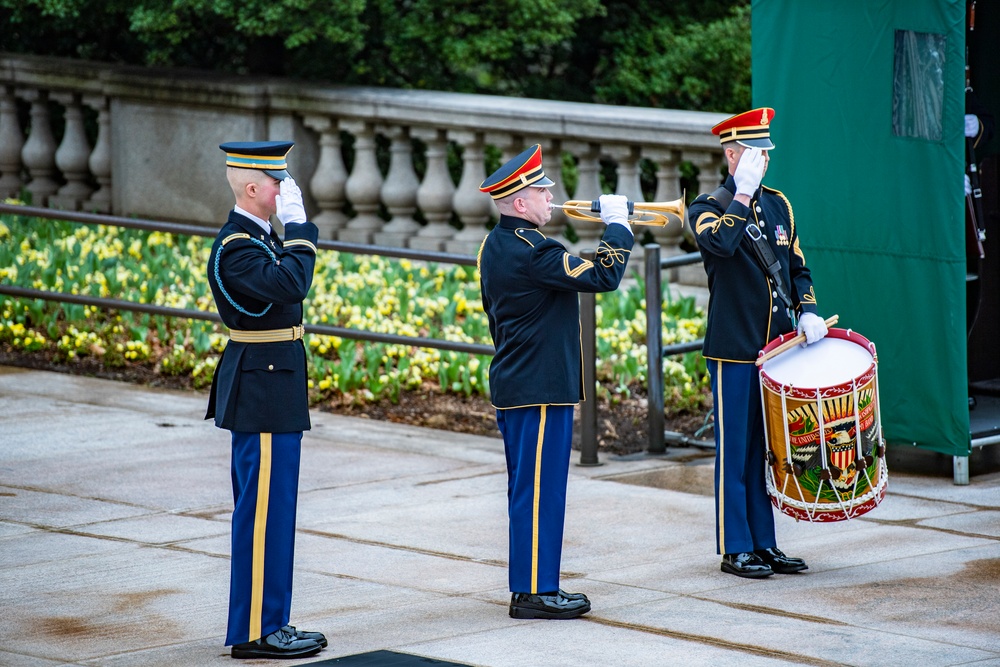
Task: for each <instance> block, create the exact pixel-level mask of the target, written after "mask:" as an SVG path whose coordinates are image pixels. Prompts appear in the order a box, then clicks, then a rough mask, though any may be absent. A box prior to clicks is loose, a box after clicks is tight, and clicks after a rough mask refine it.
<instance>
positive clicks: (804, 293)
mask: <svg viewBox="0 0 1000 667" xmlns="http://www.w3.org/2000/svg"><path fill="white" fill-rule="evenodd" d="M760 111H761V110H755V112H747V114H743V115H741V116H736V117H733V119H729V121H733V120H734V119H735V120H736V121H737V122H736V123H735V124H733V123H732V122H729V123H728V126H726V127H724V128H723V129H724V130H725V129H728V130H729V131H730V132H731V134H730V135H729V136H728V137H727V139H728V140H739V141H740V143H744V142H746V144H747V145H758V146H760V147H762V148H765V149H769V148H773V145H771V142H770V139H769V136H768V134H767V128H766V125H767V123H768V122H769V120H770V117H769V116H767V115H765V116H764V118H763V119H762V120H763V121H764V122H763V125H764V126H765V127H763V128H761V127H760V125H754V126H753V127H752V128H749V129H748V128H747V127H746V126H745V125H741V124H740V123H739V119H740V118H742V117H743V116H748V117H749V116H753V117H754V118H755V119H756V118H759V115H760ZM766 111H768V112H770V113H772V114H773V110H770V109H769V110H766ZM754 114H757V115H756V116H754ZM725 122H726V121H724V123H725ZM753 122H755V123H756V122H758V121H756V120H754V121H753ZM721 125H723V124H721V123H720V126H721ZM720 126H716V128H714V129H713V132H715V133H716V134H719V131H718V129H719V127H720ZM741 132H743V134H742V136H741V135H740V133H741ZM751 133H752V134H751ZM761 142H763V143H761ZM735 192H736V184H735V181H734V179H733V177H732V176H729V177H728V178H727V179H726V182H725V184H724V186H723V188H722V189H720V190H717V191H715V192H714V193H711V194H702V195H700V196H699V197H698V198H697V199H696V200H695V201H694V202H693V203H692V204H691V206H690V207H689V208H688V215H689V219H690V220H691V223H692V225H693V227H694V232H695V235H696V237H697V241H698V247H699V249H700V251H701V255H702V258H703V260H704V265H705V271H706V273H707V275H708V286H709V293H710V298H709V305H708V322H707V327H706V333H705V344H704V348H703V354H704V356H705V359H706V361H707V362H708V368H709V372H710V375H711V378H712V394H713V397H714V399H715V424H716V426H715V438H716V448H717V451H716V469H715V484H716V530H717V532H716V547H717V549H718V552H719V553H721V554H736V553H743V552H753V551H761V550H765V549H771V548H774V547H776V543H775V533H774V517H773V514H772V508H771V502H770V499H769V498H768V495H767V490H766V486H765V443H764V423H763V414H762V407H761V397H760V384H759V376H758V370H757V367H756V365H755V364H754V362H755V361H756V359H757V357H758V353H759V351H760V350H761V349H762V348H763V347H764V346H765V345H766V344H767V343H768V342H769V341H770V340H772V339H774V338H775V337H777V336H779V335H781V334H784V333H787V332H789V331H792V330H794V329H795V326H796V324H795V321H793V318H794V317H797V315H801V314H802V313H803V312H812V313H815V312H816V297H815V293H814V291H813V284H812V278H811V276H810V273H809V269H808V268H807V267H806V262H805V257H804V256H803V254H802V250H801V248H800V247H799V237H798V233H797V230H796V228H795V216H794V214H793V212H792V206H791V204H790V203H789V201H788V199H787V198H786V197H785V195H784V194H782V193H781V192H779V191H777V190H773V189H771V188H768V187H764V186H761V187H760V188H759V189H758V190H757V192H756V193H755V194H754V196H753V197H752V199H751V205H750V207H747V206H744V205H743V204H742V203H740V202H738V201H736V200H734V199H733V195H734V194H735ZM748 224H751V225H755V226H757V228H758V229H760V231H762V232H763V234H764V236H765V237H766V240H767V243H768V245H769V246H770V248H771V250H772V252H773V253H774V256H775V257H776V259H777V260H778V262H779V264H780V276H781V284H782V285H783V286H785V289H787V290H788V297H789V298H790V300H791V302H792V311H793V312H791V313H790V312H789V311H788V310H787V309H786V307H785V304H784V303H783V302H782V301H781V300H780V299H779V295H778V292H777V290H776V287H775V285H774V283H773V282H772V280H771V279H770V278H769V277H768V276H767V275H766V274H765V272H764V269H763V268H762V267H761V265H760V264H759V263H758V261H757V259H756V257H755V256H754V254H753V251H752V249H751V246H750V240H749V239H748V238H747V232H746V227H747V225H748Z"/></svg>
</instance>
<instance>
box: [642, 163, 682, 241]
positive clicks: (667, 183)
mask: <svg viewBox="0 0 1000 667" xmlns="http://www.w3.org/2000/svg"><path fill="white" fill-rule="evenodd" d="M643 153H644V154H645V156H646V157H647V158H649V159H650V160H652V161H653V162H654V163H655V164H656V195H654V197H653V200H654V201H657V202H670V201H675V200H677V199H680V197H681V185H680V178H681V170H680V168H679V166H680V152H679V151H674V150H670V149H669V148H653V149H648V150H644V151H643ZM668 217H669V222H667V224H666V225H665V226H663V227H659V228H655V229H654V231H653V236H655V237H656V242H657V243H659V244H660V246H662V247H663V249H664V253H663V254H664V255H667V256H669V255H671V254H675V253H676V252H677V244H678V243H679V242H680V240H681V231H682V230H683V228H684V225H685V224H686V220H687V218H686V216H684V217H682V219H681V220H680V221H678V219H677V216H674V215H670V216H668Z"/></svg>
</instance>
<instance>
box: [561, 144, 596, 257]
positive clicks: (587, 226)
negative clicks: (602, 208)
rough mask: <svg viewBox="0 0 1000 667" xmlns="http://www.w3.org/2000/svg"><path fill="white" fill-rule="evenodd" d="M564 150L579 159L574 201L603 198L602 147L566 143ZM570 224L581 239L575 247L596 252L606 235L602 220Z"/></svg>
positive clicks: (579, 221)
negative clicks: (598, 243) (602, 237)
mask: <svg viewBox="0 0 1000 667" xmlns="http://www.w3.org/2000/svg"><path fill="white" fill-rule="evenodd" d="M563 148H565V149H566V150H568V151H569V152H570V153H572V154H573V155H575V156H576V158H577V163H576V175H577V178H576V190H575V191H574V192H573V195H572V197H573V199H574V200H577V201H583V202H591V201H594V200H595V199H597V198H598V197H600V196H601V162H600V160H601V147H600V146H599V145H597V144H591V143H585V142H567V141H564V142H563ZM558 203H560V204H561V203H562V202H558ZM569 222H570V224H572V225H573V229H575V230H576V235H577V236H578V237H579V238H580V240H579V241H577V242H576V243H575V244H573V247H574V248H576V249H579V250H583V249H587V248H589V249H590V250H596V249H597V242H598V240H599V239H600V238H601V235H602V234H603V233H604V223H603V222H601V221H600V220H595V221H594V222H588V221H587V220H575V219H570V221H569Z"/></svg>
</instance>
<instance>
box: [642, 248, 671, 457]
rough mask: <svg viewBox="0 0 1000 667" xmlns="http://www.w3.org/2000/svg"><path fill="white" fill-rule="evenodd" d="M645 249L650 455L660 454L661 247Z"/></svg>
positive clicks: (662, 450)
mask: <svg viewBox="0 0 1000 667" xmlns="http://www.w3.org/2000/svg"><path fill="white" fill-rule="evenodd" d="M645 249H646V369H647V370H646V385H647V387H648V392H647V399H646V413H647V424H648V428H649V453H650V454H663V453H664V452H666V449H667V447H666V442H665V441H664V438H663V428H664V422H663V304H662V303H661V300H662V296H663V292H662V291H661V279H662V278H661V271H660V246H659V244H657V243H650V244H649V245H647V246H645Z"/></svg>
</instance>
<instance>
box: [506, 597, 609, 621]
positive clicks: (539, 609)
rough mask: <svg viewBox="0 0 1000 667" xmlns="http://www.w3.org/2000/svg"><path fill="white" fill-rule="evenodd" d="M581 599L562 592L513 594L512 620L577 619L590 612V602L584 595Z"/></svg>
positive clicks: (511, 604)
mask: <svg viewBox="0 0 1000 667" xmlns="http://www.w3.org/2000/svg"><path fill="white" fill-rule="evenodd" d="M575 595H579V596H580V597H577V598H572V597H566V595H564V594H563V592H562V591H556V592H555V593H540V594H537V595H533V594H531V593H511V596H510V617H511V618H559V619H566V618H576V617H577V616H583V615H584V614H586V613H587V612H588V611H590V600H588V599H587V596H586V595H583V594H582V593H576V594H575Z"/></svg>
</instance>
